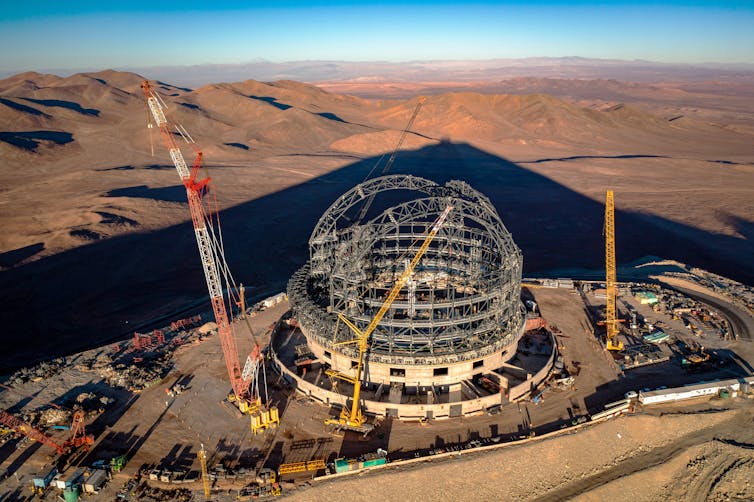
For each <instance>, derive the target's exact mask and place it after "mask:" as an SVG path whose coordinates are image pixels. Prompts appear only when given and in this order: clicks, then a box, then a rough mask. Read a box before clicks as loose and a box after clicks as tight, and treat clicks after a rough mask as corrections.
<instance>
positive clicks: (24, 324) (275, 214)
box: [0, 142, 754, 369]
mask: <svg viewBox="0 0 754 502" xmlns="http://www.w3.org/2000/svg"><path fill="white" fill-rule="evenodd" d="M376 161H377V158H376V157H375V158H368V159H364V160H361V161H357V162H355V163H353V164H350V165H348V166H346V167H344V168H341V169H338V170H336V171H333V172H330V173H328V174H325V175H323V176H320V177H318V178H315V179H312V180H310V181H308V182H306V183H302V184H299V185H296V186H292V187H290V188H287V189H285V190H282V191H280V192H277V193H274V194H270V195H268V196H265V197H262V198H260V199H257V200H253V201H249V202H246V203H244V204H240V205H238V206H235V207H233V208H230V209H228V210H226V211H223V214H222V216H221V217H222V222H223V233H224V235H225V240H226V256H227V258H228V261H229V263H230V265H231V267H232V268H233V270H234V272H235V275H236V279H237V280H239V281H240V282H243V283H244V284H245V285H247V288H248V289H247V291H250V293H251V294H252V295H254V296H255V297H256V298H259V297H262V296H264V295H266V294H270V293H273V292H276V291H280V290H281V289H283V288H284V287H285V285H286V283H287V280H288V278H289V277H290V275H291V274H292V272H293V271H294V270H296V269H297V268H298V267H300V266H301V265H302V264H303V263H304V262H305V260H306V258H307V257H308V248H307V240H308V238H309V235H310V233H311V231H312V229H313V228H314V225H315V224H316V222H317V220H318V219H319V217H320V216H321V214H322V213H323V212H324V211H325V209H326V208H327V207H328V206H329V205H330V204H331V203H332V202H333V201H334V200H335V199H336V198H337V197H338V196H340V195H341V194H342V193H343V192H345V191H346V190H348V189H349V188H351V187H352V186H354V185H355V184H357V183H359V182H361V181H363V179H364V178H365V176H366V175H367V173H368V172H369V171H370V170H371V169H372V168H373V167H374V165H375V162H376ZM302 162H305V158H302ZM392 173H410V174H414V175H417V176H423V177H426V178H429V179H432V180H435V181H437V182H440V183H442V182H445V181H447V180H450V179H462V180H465V181H467V182H468V183H470V184H471V185H472V186H473V187H475V188H476V189H478V190H480V191H481V192H482V193H484V194H486V195H487V196H488V197H489V198H490V199H491V200H492V202H493V203H494V205H495V206H496V207H497V210H498V212H499V213H500V215H501V217H502V219H503V221H504V222H505V224H506V225H507V227H508V229H509V230H510V231H511V232H512V234H513V237H514V239H515V241H516V242H517V243H518V245H519V246H520V247H521V249H522V250H523V253H524V269H525V273H532V272H536V271H543V270H548V269H558V268H570V267H584V268H590V269H598V268H601V267H602V263H603V261H604V251H603V241H602V218H603V213H604V208H603V206H602V203H601V201H594V200H591V199H589V198H587V197H584V196H583V195H581V194H579V193H576V192H574V191H573V190H571V189H569V188H567V187H564V186H563V185H560V184H558V183H556V182H554V181H553V180H551V179H549V178H547V177H544V176H542V175H539V174H537V173H534V172H532V171H530V170H528V169H526V168H524V167H520V166H518V165H516V164H513V163H511V162H509V161H507V160H506V159H504V158H500V157H497V156H494V155H490V154H489V153H486V152H483V151H481V150H479V149H476V148H474V147H472V146H470V145H467V144H455V143H449V142H443V143H441V144H438V145H433V146H429V147H425V148H422V149H420V150H416V151H407V152H401V153H400V156H399V157H398V161H397V162H396V163H395V165H394V166H393V169H392ZM139 195H141V196H144V194H139ZM137 196H138V195H137ZM378 200H379V199H378ZM375 207H378V204H376V205H375ZM187 214H188V212H187ZM616 225H617V227H618V229H619V231H618V243H617V246H618V257H619V262H623V263H626V262H630V261H632V260H635V259H637V258H640V257H642V256H646V255H656V256H662V257H665V258H674V259H677V260H680V261H683V262H686V263H689V264H693V265H696V266H700V267H703V268H706V269H709V270H712V271H715V272H718V273H721V274H723V275H727V276H730V277H734V278H737V279H738V280H741V281H744V282H748V283H754V264H753V263H752V262H751V261H750V260H749V259H748V257H750V256H752V255H754V242H752V241H750V240H746V239H737V238H733V237H728V236H724V235H719V234H712V233H708V232H705V231H702V230H699V229H696V228H692V227H689V226H686V225H682V224H679V223H675V222H672V221H669V220H666V219H663V218H660V217H657V216H654V215H650V214H637V213H632V212H625V211H618V212H617V213H616ZM206 295H207V293H206V285H205V282H204V277H203V276H202V272H201V269H200V266H199V259H198V253H197V250H196V243H195V242H194V233H193V231H192V229H191V224H190V223H189V222H186V223H185V224H180V225H176V226H172V227H169V228H165V229H162V230H158V231H153V232H149V233H139V234H130V235H124V236H121V237H116V238H112V239H108V240H105V241H98V242H94V243H92V244H88V245H86V246H82V247H79V248H76V249H73V250H70V251H66V252H64V253H60V254H58V255H55V256H51V257H48V258H44V259H41V260H38V261H35V262H32V263H29V264H26V265H22V266H20V267H18V268H14V269H11V270H8V271H5V272H2V274H1V275H0V300H1V301H2V305H3V309H2V312H1V313H0V325H1V326H2V329H3V342H4V343H3V345H4V347H3V349H4V350H3V351H2V355H0V369H3V368H5V369H7V368H9V367H15V366H20V365H24V364H28V363H29V362H30V361H33V360H37V359H42V358H47V357H52V356H56V355H61V354H66V353H71V352H74V351H78V350H82V349H84V348H89V347H93V346H96V345H99V344H102V343H103V342H105V341H109V340H115V339H118V338H126V337H128V336H131V335H132V333H133V331H134V330H135V329H137V328H138V327H139V325H140V323H142V322H143V321H144V320H145V319H154V318H155V317H158V316H160V315H168V316H170V315H178V314H184V315H185V314H186V313H188V312H186V311H185V309H186V305H193V308H194V309H201V310H204V311H207V310H209V306H208V302H207V301H206ZM181 311H182V312H181Z"/></svg>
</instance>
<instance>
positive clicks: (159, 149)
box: [0, 70, 754, 343]
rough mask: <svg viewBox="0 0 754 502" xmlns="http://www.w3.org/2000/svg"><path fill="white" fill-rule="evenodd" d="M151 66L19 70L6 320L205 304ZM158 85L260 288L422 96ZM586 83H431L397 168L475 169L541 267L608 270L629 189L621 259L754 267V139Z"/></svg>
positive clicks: (283, 273)
mask: <svg viewBox="0 0 754 502" xmlns="http://www.w3.org/2000/svg"><path fill="white" fill-rule="evenodd" d="M143 80H144V79H143V77H142V76H140V75H136V74H133V73H124V72H116V71H110V70H108V71H103V72H98V73H88V74H76V75H72V76H70V77H66V78H62V77H58V76H55V75H43V74H38V73H23V74H19V75H16V76H13V77H10V78H7V79H5V80H1V81H0V159H1V160H2V162H1V163H0V194H1V202H2V206H1V207H2V209H0V222H1V223H2V226H3V229H4V232H2V234H0V267H2V268H3V269H4V271H3V272H0V282H2V284H0V286H2V287H1V288H0V289H1V290H2V291H3V295H4V297H5V300H7V303H6V306H7V307H8V309H9V310H8V311H6V312H5V313H4V314H3V318H2V319H0V321H1V322H4V323H5V326H6V328H5V329H6V331H7V332H9V333H15V334H18V335H19V336H20V334H21V331H22V329H21V326H22V324H21V323H20V321H19V319H22V318H30V317H33V318H35V319H36V321H35V322H36V323H37V324H36V327H35V328H34V329H35V330H38V331H40V332H45V331H47V330H52V332H55V333H60V334H61V337H62V338H61V339H60V340H61V343H62V340H66V338H65V336H63V335H66V336H67V334H72V333H76V332H79V331H81V330H82V329H84V328H82V323H86V326H87V328H86V329H84V331H86V332H87V333H90V334H91V336H93V337H95V338H97V337H98V336H99V337H101V336H104V335H101V334H100V335H97V334H96V333H109V334H110V335H108V336H118V335H120V334H123V333H126V332H128V331H129V330H132V329H135V328H133V325H134V324H136V323H137V322H141V321H144V320H145V319H151V318H154V317H158V316H162V315H168V316H169V315H170V314H171V312H179V311H182V310H185V309H186V308H187V307H186V306H187V305H202V304H203V303H202V302H203V299H204V296H205V295H206V292H205V291H203V283H202V279H201V271H200V270H199V269H198V268H197V267H196V264H197V263H196V256H195V255H196V250H195V244H194V243H193V241H192V236H193V233H192V232H191V231H190V227H186V225H187V221H188V219H189V214H188V211H187V207H186V204H185V200H186V199H185V192H184V190H183V188H182V187H181V186H180V184H179V181H178V179H177V176H176V173H175V170H174V168H173V167H172V165H171V164H170V161H169V157H168V156H167V154H166V152H165V149H164V146H163V144H162V138H161V137H160V136H159V134H158V133H157V132H156V130H155V129H151V130H150V129H148V128H147V127H146V126H147V120H148V114H147V110H146V106H145V100H144V95H143V92H142V90H141V89H140V85H141V83H142V81H143ZM152 85H153V86H155V88H156V89H157V90H158V91H159V93H160V94H161V96H162V98H163V99H164V101H165V103H166V104H167V106H168V112H169V114H170V115H171V116H172V117H173V119H174V120H175V121H176V122H178V123H180V124H182V125H183V126H184V127H185V128H186V130H188V131H189V133H190V134H191V136H192V137H193V138H194V139H195V140H196V142H197V144H198V145H199V146H200V148H201V149H202V151H203V152H204V158H205V164H206V166H207V172H208V173H209V175H210V176H211V177H212V179H213V183H214V184H215V187H216V190H217V193H218V200H219V202H220V206H221V210H222V213H223V218H224V220H223V221H226V222H228V226H229V229H228V232H227V234H226V239H227V242H228V244H227V248H226V252H227V253H228V254H229V260H230V261H231V264H232V265H235V266H237V267H238V268H237V272H236V273H237V275H239V280H241V281H242V282H244V283H245V284H247V285H249V287H250V290H251V291H255V293H253V294H255V295H262V294H264V293H265V292H274V291H276V290H279V289H281V288H282V287H283V286H284V284H285V282H286V281H287V278H288V276H289V274H290V273H291V272H292V270H294V269H295V268H296V267H297V266H299V265H300V264H301V263H302V261H303V260H304V259H305V256H306V248H305V242H306V240H307V239H308V233H309V232H310V231H311V229H312V227H313V225H314V224H315V223H316V220H317V218H318V217H319V215H320V214H321V213H322V211H323V210H324V209H325V208H326V207H327V206H328V205H329V204H330V203H331V202H332V201H333V200H334V199H335V198H337V197H338V196H339V195H340V194H342V193H343V192H345V191H346V190H348V189H349V188H350V187H352V186H353V185H354V184H356V183H358V182H360V181H362V180H363V179H364V178H365V177H366V176H367V175H369V173H373V175H374V173H379V172H380V168H379V167H380V166H381V165H384V163H383V162H384V156H385V155H386V154H389V153H390V152H391V151H392V150H393V149H394V148H395V146H396V144H397V142H398V138H399V137H400V136H401V131H402V130H403V129H404V128H405V126H406V123H407V122H408V120H409V117H410V116H411V114H412V113H413V111H414V109H415V108H416V105H417V102H418V96H413V97H409V98H406V99H363V98H359V97H355V96H351V95H340V94H335V93H331V92H326V91H324V90H323V89H321V88H320V87H317V86H314V85H309V84H304V83H300V82H293V81H277V82H258V81H253V80H247V81H242V82H236V83H222V84H211V85H205V86H202V87H199V88H197V89H187V88H182V87H179V86H175V85H171V84H169V83H164V82H152ZM521 85H524V83H522V84H521ZM525 85H529V86H532V85H533V84H532V83H531V82H529V83H526V84H525ZM548 85H550V87H552V86H556V87H557V85H560V84H557V83H552V82H551V83H549V84H548ZM562 85H563V86H566V84H562ZM568 85H570V84H568ZM579 85H580V86H581V87H579V86H576V87H577V88H576V87H574V86H571V87H569V92H571V93H572V94H573V95H572V96H570V97H568V96H566V97H565V98H566V99H561V98H558V97H554V96H552V95H550V94H548V93H544V92H542V91H545V90H547V89H546V88H545V87H542V88H541V89H536V90H538V91H540V92H539V93H532V94H523V93H520V92H518V91H520V89H518V90H516V89H512V91H516V92H511V93H505V94H496V93H479V92H447V93H439V94H433V95H430V96H428V98H427V100H426V102H425V103H424V104H423V106H422V108H421V110H420V113H419V115H418V117H417V119H416V121H415V123H414V125H413V127H412V129H411V132H410V133H409V134H408V135H407V137H406V140H405V142H404V144H403V146H402V151H401V152H400V153H399V154H398V155H397V158H396V162H395V164H394V166H393V172H405V173H411V174H416V175H420V176H427V177H430V178H434V179H437V180H439V181H442V180H444V179H452V178H461V179H466V180H467V181H469V182H470V183H472V184H473V185H474V186H476V187H477V188H478V189H480V190H482V191H483V192H485V193H487V194H489V195H490V197H491V199H492V200H493V202H494V203H495V204H496V205H498V209H499V211H500V213H501V215H502V217H503V220H504V221H506V224H507V225H508V226H509V227H510V228H511V229H512V231H513V234H514V237H515V238H516V240H517V242H519V245H520V246H521V247H522V249H523V251H524V256H525V261H524V263H525V267H527V270H530V271H537V270H547V269H553V268H566V267H586V268H599V267H600V266H601V258H600V257H601V248H600V245H601V244H600V238H601V237H600V232H599V227H600V219H601V210H600V204H601V200H602V198H603V197H604V190H605V188H607V187H612V188H614V189H615V190H616V200H617V201H618V207H619V209H620V210H623V211H626V214H628V215H630V218H629V217H628V216H626V217H625V218H629V219H628V220H624V221H628V222H629V223H625V224H626V228H624V229H623V232H622V233H619V236H621V237H622V238H623V239H624V240H623V241H620V240H619V258H618V259H619V261H629V260H631V259H635V258H638V257H640V256H643V255H647V254H654V255H658V256H664V257H667V258H676V259H679V261H683V262H687V263H691V264H697V265H700V266H707V267H709V268H712V269H713V270H716V271H719V272H721V273H724V274H726V273H727V274H728V275H732V276H734V277H737V278H740V279H742V280H745V281H748V280H752V279H754V269H753V268H752V266H751V263H750V260H749V258H750V256H751V254H752V253H754V248H752V244H751V242H754V241H753V240H752V239H754V235H753V234H752V232H751V214H754V207H752V201H753V200H754V194H753V193H752V184H751V179H752V169H753V168H754V152H753V151H752V149H751V144H752V143H753V142H754V135H751V134H747V133H746V131H747V129H746V128H740V129H737V130H731V128H729V127H727V125H728V124H724V123H719V122H714V123H713V122H708V121H705V120H702V118H700V117H682V118H681V117H677V116H668V115H667V114H666V113H664V112H663V111H662V110H659V108H658V110H659V112H658V113H652V111H653V110H654V109H653V108H652V106H642V103H636V104H634V103H631V104H625V103H615V102H613V101H612V100H613V98H616V97H618V96H619V95H620V93H619V91H620V92H624V91H625V90H626V88H628V89H629V90H630V89H631V86H628V87H626V86H625V85H624V84H620V83H615V84H613V83H608V84H605V85H607V86H608V87H610V88H614V89H613V91H612V92H613V94H611V95H609V96H608V98H607V99H605V100H602V101H600V102H599V103H596V102H589V103H580V102H579V99H580V98H584V97H585V96H586V94H578V92H576V91H577V90H578V89H582V91H583V92H584V93H586V92H587V90H588V89H587V88H586V87H583V85H582V84H579ZM636 92H638V91H636ZM642 92H644V91H642ZM689 92H691V91H689ZM671 97H672V96H671ZM645 104H646V103H645ZM150 131H151V133H150ZM177 139H178V141H179V142H180V144H181V145H182V146H185V148H184V150H183V151H184V156H185V157H186V159H187V161H188V162H191V161H192V160H193V153H192V148H191V147H190V146H189V145H187V144H186V143H183V139H181V138H180V137H178V136H177ZM152 152H154V156H153V155H152ZM592 220H594V221H592ZM593 223H594V225H593ZM618 224H619V225H620V224H621V219H620V216H619V217H618ZM595 225H596V226H595ZM645 225H646V226H647V228H650V230H647V228H645V227H644V226H645ZM592 227H594V228H592ZM651 229H654V230H651ZM629 236H633V237H632V238H630V237H629ZM648 236H652V237H651V238H650V237H648ZM666 244H667V246H666ZM234 260H235V261H234ZM695 260H696V261H695ZM714 266H717V267H718V268H717V269H715V268H714ZM145 291H149V295H144V294H143V292H145ZM60 295H63V296H64V297H65V298H66V299H67V301H66V302H64V303H61V301H60ZM197 308H198V307H197ZM6 314H7V315H6ZM126 321H129V324H128V325H126V324H125V323H126ZM69 341H70V340H69ZM80 343H84V342H80ZM87 343H88V342H87ZM92 343H93V342H92Z"/></svg>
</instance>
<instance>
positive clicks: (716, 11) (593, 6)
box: [0, 0, 754, 74]
mask: <svg viewBox="0 0 754 502" xmlns="http://www.w3.org/2000/svg"><path fill="white" fill-rule="evenodd" d="M751 26H754V5H752V4H751V3H748V2H738V1H725V2H707V1H692V2H689V1H669V2H665V3H663V4H657V3H655V2H650V1H639V2H633V3H624V2H611V1H608V2H601V3H598V2H590V1H577V2H574V3H570V4H569V3H565V2H561V1H554V0H550V1H545V2H543V3H540V4H538V5H536V6H532V5H529V4H527V3H526V2H520V1H519V2H517V1H505V2H498V1H484V0H480V1H477V2H474V3H472V4H457V3H455V2H449V1H432V2H419V1H413V2H409V3H403V2H397V1H381V2H375V1H368V0H367V1H364V2H353V1H342V0H318V1H314V2H302V1H287V2H272V3H271V4H270V5H268V6H264V7H263V6H259V5H256V6H254V5H252V6H248V5H247V4H245V3H243V2H230V3H227V2H226V3H224V4H223V6H217V5H211V6H207V5H205V4H202V3H200V2H191V1H188V2H170V1H168V2H160V3H159V4H133V3H132V2H121V1H114V2H108V3H106V4H103V3H95V2H76V3H74V4H68V3H66V4H57V3H54V2H44V1H43V2H39V3H36V4H34V5H22V4H17V5H9V6H6V8H5V9H4V10H3V12H2V14H0V43H2V45H3V46H4V47H6V48H12V50H5V51H3V53H2V55H0V72H3V73H4V74H8V73H9V72H10V73H16V72H22V71H29V70H38V69H44V68H77V69H84V68H110V67H113V68H146V67H154V66H188V65H196V64H199V65H205V64H247V63H248V62H254V61H255V60H257V59H258V58H263V59H264V60H265V61H270V62H290V61H294V62H296V61H297V62H300V61H343V62H363V61H384V62H388V63H396V62H412V61H433V60H487V59H495V58H529V57H541V55H546V56H548V57H566V56H573V55H578V56H581V57H584V58H597V59H619V60H627V61H633V60H645V61H657V62H661V63H671V62H674V63H686V64H699V63H698V62H700V61H701V62H712V63H726V64H730V63H732V64H736V63H749V64H754V31H753V30H751ZM244 62H246V63H244Z"/></svg>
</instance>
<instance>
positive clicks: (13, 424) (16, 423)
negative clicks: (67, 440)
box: [0, 410, 66, 455]
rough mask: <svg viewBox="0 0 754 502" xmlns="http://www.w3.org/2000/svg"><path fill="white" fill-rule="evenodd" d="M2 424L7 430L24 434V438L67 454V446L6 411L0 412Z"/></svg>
mask: <svg viewBox="0 0 754 502" xmlns="http://www.w3.org/2000/svg"><path fill="white" fill-rule="evenodd" d="M0 424H3V425H4V426H6V427H7V428H9V429H10V430H12V431H14V432H16V433H18V434H23V435H24V436H28V437H30V438H31V439H33V440H34V441H37V442H39V443H42V444H46V445H47V446H51V447H53V448H55V449H56V450H57V452H58V453H60V454H61V455H62V454H64V453H65V452H66V448H65V446H63V445H60V444H58V443H56V442H55V441H54V440H53V439H52V438H51V437H50V436H48V435H47V434H45V433H44V432H42V431H40V430H39V429H35V428H34V427H32V426H31V425H29V424H27V423H26V422H24V421H23V420H21V419H19V418H17V417H15V416H13V415H11V414H10V413H8V412H7V411H5V410H0Z"/></svg>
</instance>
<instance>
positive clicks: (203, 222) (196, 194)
mask: <svg viewBox="0 0 754 502" xmlns="http://www.w3.org/2000/svg"><path fill="white" fill-rule="evenodd" d="M142 89H143V90H144V94H145V96H146V100H147V106H148V108H149V111H150V112H151V116H152V118H153V119H154V122H155V124H156V126H157V128H158V129H159V130H160V133H161V135H162V137H163V140H164V141H165V145H166V146H167V148H168V152H169V154H170V159H171V161H172V162H173V165H174V166H175V168H176V171H177V172H178V176H179V177H180V179H181V183H183V185H184V187H185V188H186V197H187V199H188V203H189V210H190V212H191V219H192V221H193V224H194V234H195V236H196V243H197V246H198V248H199V255H200V258H201V263H202V268H203V270H204V277H205V279H206V282H207V289H208V291H209V297H210V301H211V303H212V310H213V312H214V315H215V322H216V323H217V332H218V337H219V338H220V344H221V346H222V349H223V355H224V357H225V363H226V365H227V369H228V376H229V378H230V383H231V386H232V388H233V394H232V396H231V397H233V398H234V400H235V401H236V404H237V405H238V407H239V409H241V411H242V412H251V411H254V410H256V409H258V407H259V406H258V405H259V401H260V399H259V396H258V395H256V394H257V393H256V389H257V388H258V382H254V381H250V380H247V379H244V372H243V371H242V369H241V365H240V363H239V358H238V349H237V347H236V341H235V336H234V334H233V330H232V326H231V323H230V320H231V315H230V314H229V311H228V307H227V304H226V300H225V297H224V291H228V292H232V291H234V290H235V289H236V288H234V286H235V283H234V282H233V279H232V275H231V274H230V270H229V267H228V264H227V262H226V261H225V256H224V252H223V244H222V233H221V232H220V229H219V220H217V202H216V200H215V199H214V197H207V194H208V193H209V191H210V189H211V186H212V185H211V179H210V178H209V177H204V178H201V179H200V169H201V167H202V152H201V151H200V150H199V149H198V148H197V147H196V143H195V142H194V140H193V138H191V136H190V135H189V134H188V132H187V131H186V129H185V128H183V127H182V126H180V125H178V124H175V123H172V122H171V121H170V120H169V119H168V117H167V114H166V113H165V109H166V108H167V107H166V106H165V105H164V101H162V99H161V98H160V96H159V94H158V93H157V92H155V91H154V90H153V89H152V87H151V86H150V84H149V82H144V83H143V84H142ZM150 127H151V124H150ZM173 128H174V129H175V130H176V131H177V132H178V133H179V135H180V136H182V137H183V139H184V140H185V141H186V142H187V143H188V144H189V145H190V146H191V147H192V149H193V150H194V152H195V154H196V159H195V161H194V163H193V165H192V166H191V169H190V170H189V168H188V165H187V164H186V161H185V159H184V158H183V154H182V152H181V149H180V148H179V147H178V144H177V142H176V139H175V135H174V134H173V131H172V129H173ZM224 285H225V286H226V287H225V288H224V287H223V286H224ZM252 337H253V333H252ZM251 362H252V364H253V365H261V363H262V356H261V352H260V350H259V345H258V343H256V341H254V348H253V350H252V354H251ZM258 374H259V371H256V370H254V369H251V370H250V369H248V368H247V371H246V375H253V376H254V378H255V377H256V375H258Z"/></svg>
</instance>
